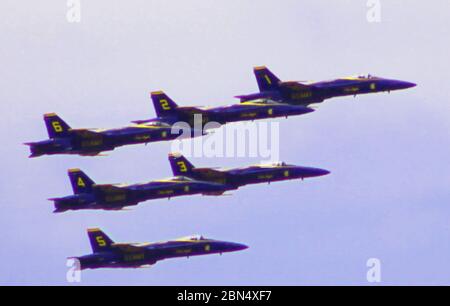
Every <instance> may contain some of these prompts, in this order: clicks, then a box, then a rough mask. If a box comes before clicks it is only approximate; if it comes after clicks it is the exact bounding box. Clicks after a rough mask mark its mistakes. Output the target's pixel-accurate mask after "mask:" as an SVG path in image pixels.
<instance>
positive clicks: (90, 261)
mask: <svg viewBox="0 0 450 306" xmlns="http://www.w3.org/2000/svg"><path fill="white" fill-rule="evenodd" d="M88 236H89V241H90V243H91V247H92V252H93V253H92V254H90V255H85V256H80V257H70V258H69V259H74V260H76V263H77V264H78V266H75V267H76V268H78V269H80V270H86V269H99V268H144V267H148V266H151V265H154V264H156V263H157V262H158V261H161V260H165V259H171V258H180V257H187V258H189V257H191V256H200V255H212V254H222V253H230V252H237V251H242V250H245V249H247V248H248V247H247V246H246V245H243V244H240V243H234V242H226V241H219V240H213V239H207V238H204V237H203V236H189V237H185V238H180V239H174V240H169V241H166V242H156V243H114V241H112V240H111V238H109V237H108V236H107V235H106V234H105V233H104V232H103V231H102V230H100V229H98V228H94V229H88Z"/></svg>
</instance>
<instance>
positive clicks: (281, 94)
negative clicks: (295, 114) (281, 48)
mask: <svg viewBox="0 0 450 306" xmlns="http://www.w3.org/2000/svg"><path fill="white" fill-rule="evenodd" d="M254 73H255V77H256V81H257V83H258V87H259V92H258V93H252V94H249V95H241V96H237V97H236V98H239V99H240V100H241V102H242V103H246V102H247V101H252V100H255V99H267V100H271V101H278V102H282V103H288V104H293V105H310V104H313V103H320V102H323V101H324V100H326V99H330V98H335V97H344V96H356V95H361V94H369V93H378V92H391V91H394V90H402V89H408V88H411V87H415V86H416V84H414V83H410V82H405V81H399V80H392V79H385V78H381V77H376V76H372V75H368V76H356V77H345V78H339V79H335V80H331V81H322V82H297V81H289V82H283V81H281V80H280V79H279V78H278V77H277V76H276V75H275V74H273V73H272V72H271V71H270V70H269V69H268V68H267V67H265V66H262V67H255V68H254Z"/></svg>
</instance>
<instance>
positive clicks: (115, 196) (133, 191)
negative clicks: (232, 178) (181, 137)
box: [49, 169, 226, 213]
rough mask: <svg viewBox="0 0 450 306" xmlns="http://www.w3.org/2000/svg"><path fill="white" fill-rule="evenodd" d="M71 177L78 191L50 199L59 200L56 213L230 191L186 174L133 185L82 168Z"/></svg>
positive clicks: (55, 201)
mask: <svg viewBox="0 0 450 306" xmlns="http://www.w3.org/2000/svg"><path fill="white" fill-rule="evenodd" d="M69 178H70V182H71V185H72V189H73V193H74V194H73V195H71V196H66V197H62V198H52V199H49V200H50V201H53V202H54V204H55V211H54V212H55V213H62V212H66V211H70V210H86V209H100V210H123V209H124V208H125V207H128V206H134V205H137V204H139V203H140V202H144V201H147V200H154V199H163V198H168V199H170V198H173V197H178V196H186V195H194V194H202V195H208V196H209V195H213V196H215V195H221V194H223V193H224V192H225V191H226V189H225V188H224V186H223V185H222V184H217V183H214V182H202V181H197V180H195V179H191V178H188V177H184V176H177V177H172V178H169V179H165V180H157V181H152V182H148V183H142V184H133V185H125V184H105V185H97V184H95V183H94V181H92V180H91V179H90V178H89V177H88V176H87V175H86V174H85V173H84V172H83V171H81V170H80V169H70V170H69Z"/></svg>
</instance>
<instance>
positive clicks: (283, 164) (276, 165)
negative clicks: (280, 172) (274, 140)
mask: <svg viewBox="0 0 450 306" xmlns="http://www.w3.org/2000/svg"><path fill="white" fill-rule="evenodd" d="M287 165H288V164H286V163H285V162H282V161H279V162H274V163H272V166H274V167H286V166H287Z"/></svg>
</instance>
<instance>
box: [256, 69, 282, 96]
mask: <svg viewBox="0 0 450 306" xmlns="http://www.w3.org/2000/svg"><path fill="white" fill-rule="evenodd" d="M253 71H254V73H255V77H256V81H257V82H258V87H259V90H260V91H261V92H264V91H271V90H276V89H278V87H279V83H280V82H281V81H280V79H279V78H278V77H277V76H276V75H275V74H273V73H272V72H271V71H270V70H269V69H268V68H267V67H265V66H262V67H255V68H254V69H253Z"/></svg>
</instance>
